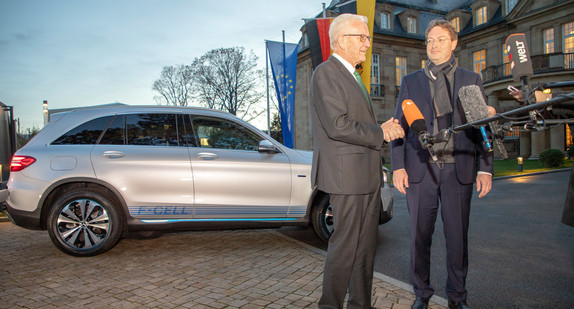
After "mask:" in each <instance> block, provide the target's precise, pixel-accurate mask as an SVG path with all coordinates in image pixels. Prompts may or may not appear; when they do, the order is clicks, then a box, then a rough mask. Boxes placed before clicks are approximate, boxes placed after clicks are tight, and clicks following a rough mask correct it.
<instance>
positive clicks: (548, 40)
mask: <svg viewBox="0 0 574 309" xmlns="http://www.w3.org/2000/svg"><path fill="white" fill-rule="evenodd" d="M553 52H554V28H550V29H546V30H544V53H545V54H551V53H553Z"/></svg>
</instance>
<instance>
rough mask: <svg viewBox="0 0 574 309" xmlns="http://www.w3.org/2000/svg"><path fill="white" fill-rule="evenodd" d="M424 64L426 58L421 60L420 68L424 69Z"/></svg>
mask: <svg viewBox="0 0 574 309" xmlns="http://www.w3.org/2000/svg"><path fill="white" fill-rule="evenodd" d="M426 64H427V61H426V60H424V59H423V60H421V69H424V68H425V65H426Z"/></svg>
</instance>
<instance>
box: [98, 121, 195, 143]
mask: <svg viewBox="0 0 574 309" xmlns="http://www.w3.org/2000/svg"><path fill="white" fill-rule="evenodd" d="M99 144H104V145H140V146H142V145H143V146H175V147H177V146H182V147H197V142H196V139H195V136H194V135H193V132H192V129H191V125H190V122H189V115H175V114H130V115H118V116H117V117H116V118H115V119H114V120H113V121H112V123H111V124H110V125H109V127H108V129H107V130H106V132H105V133H104V135H103V136H102V139H101V140H100V142H99Z"/></svg>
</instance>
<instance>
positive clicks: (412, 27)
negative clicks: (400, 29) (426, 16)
mask: <svg viewBox="0 0 574 309" xmlns="http://www.w3.org/2000/svg"><path fill="white" fill-rule="evenodd" d="M407 23H408V29H407V32H408V33H417V19H416V18H414V17H407Z"/></svg>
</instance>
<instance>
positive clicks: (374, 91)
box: [371, 54, 381, 97]
mask: <svg viewBox="0 0 574 309" xmlns="http://www.w3.org/2000/svg"><path fill="white" fill-rule="evenodd" d="M371 95H372V96H377V97H380V96H381V74H380V65H379V54H373V56H372V58H371Z"/></svg>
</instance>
